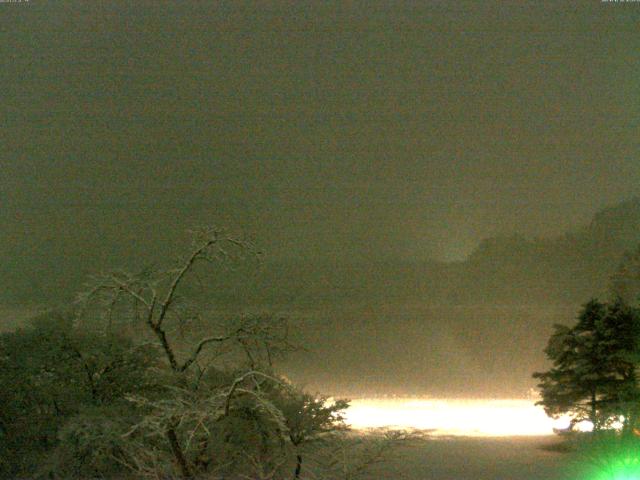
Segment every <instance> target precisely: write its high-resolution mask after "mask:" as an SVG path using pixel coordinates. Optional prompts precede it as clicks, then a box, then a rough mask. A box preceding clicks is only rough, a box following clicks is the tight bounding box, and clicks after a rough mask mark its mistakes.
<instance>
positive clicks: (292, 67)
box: [0, 0, 640, 260]
mask: <svg viewBox="0 0 640 480" xmlns="http://www.w3.org/2000/svg"><path fill="white" fill-rule="evenodd" d="M418 5H419V6H418ZM639 21H640V4H637V3H626V4H621V3H603V2H600V1H599V0H588V1H587V0H583V1H573V2H565V1H556V2H540V1H535V2H520V1H511V2H506V1H503V2H491V1H482V2H476V1H473V2H467V1H429V2H426V1H425V2H400V1H398V0H394V1H387V2H376V1H367V2H365V1H362V2H357V1H349V2H346V1H341V2H328V1H296V2H285V1H280V2H240V1H228V2H214V1H200V2H195V1H184V0H180V1H171V2H164V1H153V2H152V1H149V0H147V1H144V0H143V1H136V2H70V1H62V0H60V1H44V0H32V1H30V2H27V3H4V4H0V31H1V33H0V62H1V64H0V82H1V90H0V118H1V119H2V123H1V128H0V136H1V138H0V166H1V171H0V201H1V202H2V209H1V211H0V219H2V221H3V224H4V227H3V230H4V232H3V235H4V237H5V239H4V240H3V241H5V242H6V241H7V238H9V242H10V243H11V242H13V244H16V243H18V242H20V241H23V240H24V239H26V238H41V239H47V241H50V242H54V243H55V242H62V240H60V239H67V240H68V239H69V238H71V237H74V238H75V239H76V240H77V239H78V238H79V239H81V240H80V241H79V243H78V244H79V245H83V241H82V239H85V240H87V239H88V240H87V241H88V242H93V241H101V240H103V239H108V238H112V239H113V238H120V239H128V240H126V241H132V242H134V241H136V240H135V239H136V237H142V238H141V239H139V240H138V241H139V242H144V241H145V239H146V237H148V236H152V237H153V236H154V235H155V236H156V237H157V236H159V235H166V231H167V230H166V228H172V229H173V228H176V229H178V228H179V229H182V228H183V227H184V226H188V225H192V224H194V223H203V222H216V223H219V224H223V225H227V226H230V227H242V228H244V229H246V230H248V231H249V232H251V233H253V234H254V235H255V236H257V237H258V239H259V240H260V243H261V244H263V245H264V246H265V249H266V250H267V251H268V252H269V253H271V254H272V255H274V256H276V257H287V256H291V257H299V256H304V257H309V258H315V257H322V256H326V255H331V256H338V257H341V256H349V257H356V258H357V257H362V258H372V257H375V256H378V257H402V258H418V259H423V258H427V257H435V258H439V259H447V260H451V259H459V258H462V257H463V256H464V255H466V254H468V253H469V252H470V250H471V249H472V248H473V247H474V246H475V245H476V244H477V242H478V241H479V240H480V239H481V238H483V237H486V236H491V235H496V234H500V233H513V232H521V233H523V234H525V235H531V236H548V235H554V234H559V233H562V232H564V231H565V230H567V229H571V228H574V227H576V226H579V225H581V224H584V223H586V222H588V221H589V219H590V217H591V215H592V214H593V213H594V212H595V211H596V210H598V209H599V208H601V207H603V206H605V205H609V204H612V203H616V202H618V201H621V200H624V199H628V198H629V197H631V196H633V195H635V194H639V193H640V157H639V156H638V152H639V149H638V146H639V145H638V141H639V139H640V131H639V128H638V118H639V116H638V115H639V113H640V112H639V108H638V107H639V103H638V102H639V99H640V58H639V57H640V23H639ZM69 232H73V233H69ZM161 232H165V233H161ZM65 241H66V240H65ZM61 248H62V247H61Z"/></svg>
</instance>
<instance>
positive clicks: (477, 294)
mask: <svg viewBox="0 0 640 480" xmlns="http://www.w3.org/2000/svg"><path fill="white" fill-rule="evenodd" d="M98 227H99V226H96V229H98V230H100V228H103V230H104V229H106V228H107V227H100V228H98ZM7 233H8V234H7ZM98 233H99V232H98ZM98 233H96V234H95V235H94V234H92V237H95V238H93V240H92V241H91V242H90V244H88V243H87V242H86V241H85V240H82V238H81V239H80V240H78V238H76V236H74V235H73V232H71V233H70V232H66V233H65V234H64V236H65V239H64V241H62V240H59V239H58V240H56V239H55V237H56V235H57V232H55V231H48V232H46V236H43V235H44V234H43V233H42V232H40V233H39V235H40V236H43V238H39V237H38V234H36V235H33V236H30V237H28V238H27V241H25V242H24V243H16V242H13V243H12V235H11V232H7V231H5V235H4V236H3V237H2V238H0V242H4V243H5V245H0V247H2V248H1V249H0V261H1V263H0V302H2V303H5V304H16V303H18V304H25V303H51V302H60V301H67V300H68V299H70V298H72V296H73V294H74V292H75V291H77V290H78V289H79V288H80V287H81V285H82V282H83V280H84V279H85V278H86V275H87V274H89V273H92V272H95V271H100V270H107V269H110V268H122V267H126V266H128V265H133V267H134V268H140V267H142V266H143V265H145V264H150V263H152V262H154V261H158V259H160V262H162V261H165V260H166V259H167V258H171V255H172V252H173V251H174V249H173V246H172V244H171V242H172V241H173V242H175V241H176V239H177V238H179V237H178V236H177V235H176V236H175V238H173V237H172V238H170V239H167V237H164V238H153V237H150V236H143V237H141V238H138V239H137V240H136V241H135V242H133V241H132V242H133V243H132V242H124V241H123V239H125V240H126V239H129V240H131V239H130V238H129V237H127V238H124V237H122V236H118V235H115V234H114V235H108V234H104V235H99V234H98ZM130 233H131V232H130ZM82 235H85V237H86V235H87V234H86V232H84V233H83V232H77V237H82ZM129 236H131V235H129ZM14 240H15V238H14ZM163 240H164V241H163ZM56 242H58V243H59V244H60V245H58V247H56V246H55V245H56ZM134 244H135V248H133V247H131V245H134ZM639 244H640V197H636V198H634V199H632V200H629V201H626V202H623V203H620V204H618V205H615V206H613V207H610V208H607V209H605V210H602V211H600V212H598V213H597V214H596V215H595V216H594V217H593V220H592V221H591V222H590V224H589V225H585V226H584V227H582V228H580V229H577V230H576V231H573V232H568V233H566V234H564V235H562V236H559V237H553V238H525V237H523V236H520V235H513V236H506V237H496V238H488V239H485V240H482V241H481V242H480V243H479V245H478V246H477V248H476V249H475V250H474V251H473V252H472V254H471V255H470V256H469V257H468V258H467V259H466V260H464V261H461V262H454V263H443V262H409V261H406V260H402V261H401V260H397V261H396V260H394V259H386V260H384V261H382V260H376V259H371V260H370V261H362V260H357V261H355V260H354V261H349V260H345V259H344V258H337V257H336V258H335V259H332V258H331V257H330V255H327V257H326V258H321V259H318V258H316V259H313V260H307V259H291V260H286V261H284V260H281V259H279V260H270V259H269V257H268V255H267V256H266V257H265V261H264V263H263V265H262V267H261V268H260V270H259V271H258V272H255V271H250V270H251V269H250V268H239V269H237V270H225V271H224V274H222V275H220V276H219V277H217V278H214V279H209V280H208V281H209V282H210V283H211V285H212V288H211V289H207V291H206V295H207V298H209V299H211V300H212V301H214V302H217V303H219V304H220V303H222V304H225V305H228V304H247V302H249V303H254V304H255V303H257V304H281V305H297V304H301V303H305V304H309V303H311V304H314V303H318V302H335V301H347V302H351V301H356V302H366V303H375V302H387V301H396V300H397V301H417V302H426V303H434V304H496V303H499V304H527V303H531V304H536V303H537V304H539V303H544V304H547V303H563V304H565V303H568V304H575V303H582V302H584V301H586V300H588V299H589V297H591V296H598V295H599V296H602V295H604V294H605V292H606V291H607V288H608V286H609V279H610V277H611V275H612V274H613V273H614V272H615V270H616V269H617V268H618V266H619V264H620V262H621V261H622V258H623V255H624V253H625V252H628V251H631V250H635V249H636V248H637V247H638V245H639ZM52 245H53V247H52ZM145 255H146V256H145ZM251 268H253V267H251Z"/></svg>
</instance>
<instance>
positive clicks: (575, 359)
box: [533, 299, 640, 430]
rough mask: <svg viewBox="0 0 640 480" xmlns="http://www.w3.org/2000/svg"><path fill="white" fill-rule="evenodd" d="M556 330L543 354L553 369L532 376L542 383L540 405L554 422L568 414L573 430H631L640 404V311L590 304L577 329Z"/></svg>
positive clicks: (619, 304) (561, 327)
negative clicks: (617, 424) (639, 371)
mask: <svg viewBox="0 0 640 480" xmlns="http://www.w3.org/2000/svg"><path fill="white" fill-rule="evenodd" d="M554 328H555V331H554V333H553V335H552V336H551V338H550V339H549V343H548V345H547V348H546V349H545V353H546V354H547V357H548V358H549V359H550V360H551V361H552V365H553V366H552V367H551V369H549V370H548V371H546V372H537V373H534V375H533V376H534V378H537V379H539V380H540V383H539V385H538V387H539V388H540V392H541V395H542V400H541V401H540V402H538V404H540V405H543V406H544V408H545V411H546V412H547V414H548V415H549V416H552V417H554V418H556V417H559V416H561V415H564V414H568V415H569V416H570V417H571V427H573V426H574V425H575V424H576V423H578V422H580V421H582V420H589V421H590V422H591V423H592V424H593V426H594V430H600V429H602V428H608V427H610V426H611V423H612V422H614V421H616V420H621V421H623V422H624V425H625V427H626V428H627V429H630V428H631V427H632V426H633V424H634V423H635V422H636V418H637V416H638V414H637V410H638V408H637V407H636V404H638V403H639V402H640V389H639V388H638V381H637V375H636V366H637V365H638V361H639V360H640V357H639V350H640V349H639V343H638V342H639V341H640V311H639V310H638V309H634V308H631V307H629V306H628V305H626V304H625V303H624V302H623V301H622V300H620V299H618V300H616V301H615V302H613V303H611V304H607V303H601V302H598V301H597V300H591V301H590V302H588V303H587V304H586V305H585V306H584V307H583V309H582V311H581V312H580V315H579V317H578V322H577V324H576V325H574V326H573V327H571V328H570V327H567V326H565V325H555V327H554Z"/></svg>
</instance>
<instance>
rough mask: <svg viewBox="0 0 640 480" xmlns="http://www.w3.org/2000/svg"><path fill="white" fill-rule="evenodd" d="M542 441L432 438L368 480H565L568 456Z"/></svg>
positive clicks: (382, 466) (395, 457)
mask: <svg viewBox="0 0 640 480" xmlns="http://www.w3.org/2000/svg"><path fill="white" fill-rule="evenodd" d="M557 441H558V439H557V438H554V437H553V436H543V437H532V436H531V437H523V436H519V437H485V438H481V437H429V438H427V439H425V440H421V441H418V442H414V443H412V445H410V446H407V447H405V448H403V449H401V450H399V451H398V452H397V454H394V455H392V456H391V458H390V459H389V460H388V461H387V462H384V463H383V464H380V465H379V466H377V467H376V468H375V469H374V470H372V471H371V472H370V473H369V474H368V475H367V479H368V480H387V479H388V480H564V479H566V478H571V477H570V476H567V465H568V464H569V463H570V459H569V458H568V457H569V456H568V455H567V454H561V453H555V452H550V451H546V450H544V449H543V448H542V447H544V446H545V445H550V444H552V443H554V442H557Z"/></svg>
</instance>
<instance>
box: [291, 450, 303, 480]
mask: <svg viewBox="0 0 640 480" xmlns="http://www.w3.org/2000/svg"><path fill="white" fill-rule="evenodd" d="M301 471H302V455H300V454H297V455H296V471H295V473H294V476H293V478H294V479H295V480H297V479H298V478H300V472H301Z"/></svg>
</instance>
